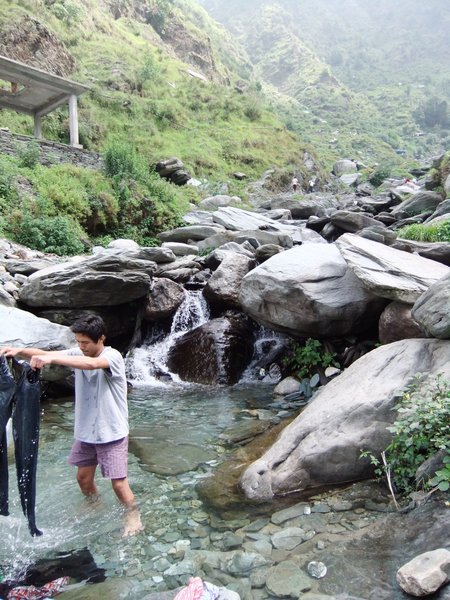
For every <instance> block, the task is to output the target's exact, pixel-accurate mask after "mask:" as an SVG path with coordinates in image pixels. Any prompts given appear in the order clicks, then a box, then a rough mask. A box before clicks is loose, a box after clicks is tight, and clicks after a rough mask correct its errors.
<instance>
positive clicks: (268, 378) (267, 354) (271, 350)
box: [241, 326, 287, 383]
mask: <svg viewBox="0 0 450 600" xmlns="http://www.w3.org/2000/svg"><path fill="white" fill-rule="evenodd" d="M286 346H287V338H286V336H284V335H283V334H282V333H279V332H277V331H272V330H271V329H267V328H266V327H263V326H260V327H259V329H258V331H257V332H256V335H255V343H254V350H253V358H252V360H251V363H250V364H249V366H248V367H247V369H246V370H245V371H244V374H243V375H242V378H241V381H242V382H251V381H255V380H262V381H265V382H268V383H277V382H278V381H279V380H280V378H281V371H280V368H279V366H278V364H279V363H280V359H281V356H282V354H283V350H284V349H285V348H286Z"/></svg>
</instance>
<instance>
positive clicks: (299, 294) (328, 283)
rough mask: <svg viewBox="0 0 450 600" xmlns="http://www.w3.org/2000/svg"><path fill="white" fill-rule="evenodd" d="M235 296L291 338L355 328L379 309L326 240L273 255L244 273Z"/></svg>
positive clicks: (259, 319)
mask: <svg viewBox="0 0 450 600" xmlns="http://www.w3.org/2000/svg"><path fill="white" fill-rule="evenodd" d="M239 301H240V304H241V307H242V309H243V310H244V311H245V312H246V313H248V314H249V315H250V316H251V317H252V318H253V319H255V320H256V321H257V322H258V323H261V324H263V325H266V326H267V327H270V328H271V329H275V330H277V331H282V332H286V333H289V334H291V335H293V336H295V337H299V336H304V337H309V336H314V337H321V336H324V337H332V336H334V335H347V334H349V333H351V332H354V333H356V332H357V331H361V330H363V329H364V328H366V327H368V326H369V324H370V323H371V322H372V323H373V319H374V318H375V319H377V315H378V314H379V313H380V312H381V310H382V303H381V304H380V300H379V299H378V298H376V297H375V296H373V295H372V294H371V293H369V292H367V291H366V290H365V289H364V288H363V287H362V285H361V284H360V283H359V281H358V279H357V278H356V277H355V276H354V275H353V273H352V272H351V271H350V270H349V269H348V267H347V264H346V262H345V261H344V260H343V258H342V256H341V255H340V253H339V251H338V250H337V248H336V247H335V246H334V245H331V244H304V245H302V246H296V247H294V248H292V249H291V250H287V251H286V252H282V253H281V254H277V255H275V256H273V257H272V258H270V259H269V260H267V261H265V262H264V263H263V264H262V265H259V266H258V267H256V269H253V270H252V271H250V273H248V275H246V276H245V277H244V279H243V280H242V284H241V291H240V296H239Z"/></svg>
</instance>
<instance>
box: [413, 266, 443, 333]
mask: <svg viewBox="0 0 450 600" xmlns="http://www.w3.org/2000/svg"><path fill="white" fill-rule="evenodd" d="M449 298H450V273H449V274H448V275H446V276H444V277H443V278H442V279H440V280H439V281H437V282H436V283H433V284H432V285H431V286H430V287H429V288H428V290H427V291H426V292H425V293H424V294H422V296H420V298H419V299H418V300H417V301H416V303H415V304H414V306H413V308H412V311H411V312H412V316H413V318H414V319H415V320H416V321H417V323H419V325H420V326H421V327H423V328H424V329H425V330H426V331H427V332H428V333H429V334H430V335H432V336H433V337H436V338H439V339H449V338H450V310H449V302H450V301H449Z"/></svg>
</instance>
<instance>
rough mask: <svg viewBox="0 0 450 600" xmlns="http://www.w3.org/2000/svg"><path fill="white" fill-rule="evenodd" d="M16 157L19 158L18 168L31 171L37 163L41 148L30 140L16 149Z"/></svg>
mask: <svg viewBox="0 0 450 600" xmlns="http://www.w3.org/2000/svg"><path fill="white" fill-rule="evenodd" d="M17 156H18V157H19V166H20V167H28V168H29V169H33V168H34V167H35V166H36V165H37V164H38V163H39V159H40V157H41V148H40V146H39V144H38V143H37V142H35V141H34V140H32V141H30V142H28V143H27V144H23V145H20V146H19V147H18V149H17Z"/></svg>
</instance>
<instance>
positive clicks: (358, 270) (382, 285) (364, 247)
mask: <svg viewBox="0 0 450 600" xmlns="http://www.w3.org/2000/svg"><path fill="white" fill-rule="evenodd" d="M336 246H337V247H338V248H339V250H340V252H341V254H342V256H343V257H344V259H345V260H346V261H347V263H348V265H349V267H350V268H351V270H352V271H353V273H354V274H355V275H356V277H358V279H359V280H360V281H361V283H362V285H364V287H365V288H366V289H367V290H370V291H371V292H372V293H373V294H376V295H378V296H380V297H382V298H389V299H390V300H398V301H400V302H405V303H409V304H413V303H414V302H415V301H416V300H417V299H418V298H419V296H420V295H421V294H422V293H423V292H425V291H426V290H427V289H428V288H429V286H430V285H431V284H432V283H435V282H436V281H437V280H438V279H440V278H441V277H443V276H444V275H447V274H448V273H450V269H449V268H448V267H446V266H445V265H442V264H441V263H437V262H435V261H431V260H429V259H427V258H422V257H421V256H413V255H411V254H408V253H407V252H402V251H401V250H396V249H395V248H393V247H392V246H385V245H383V244H378V243H377V242H373V241H372V240H367V239H365V238H361V237H360V236H357V235H354V234H351V233H346V234H344V235H342V236H341V237H340V238H339V239H338V240H337V241H336Z"/></svg>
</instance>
